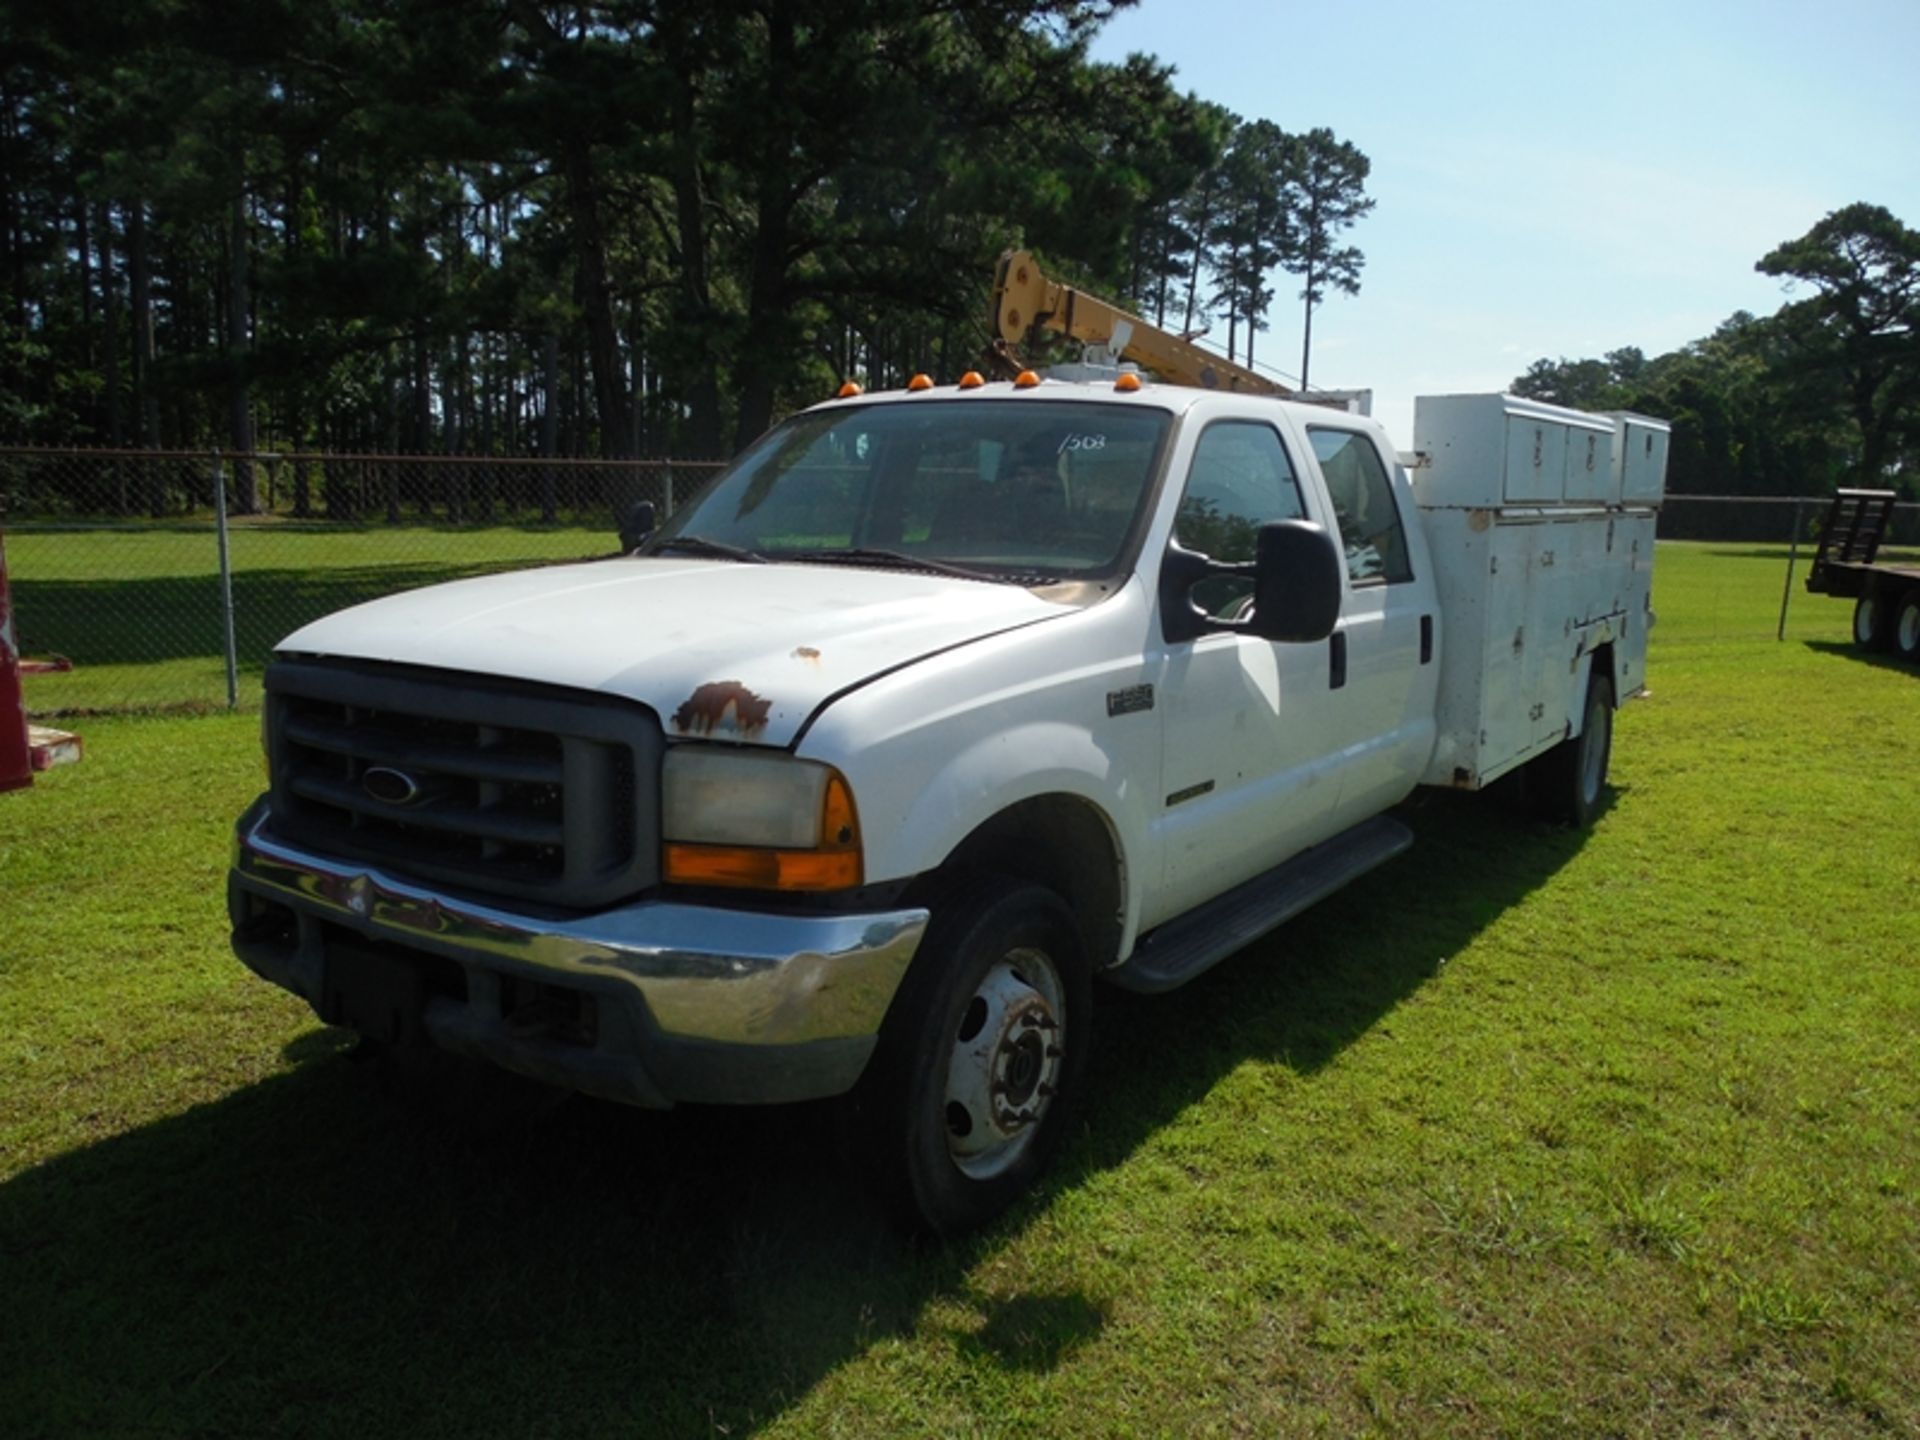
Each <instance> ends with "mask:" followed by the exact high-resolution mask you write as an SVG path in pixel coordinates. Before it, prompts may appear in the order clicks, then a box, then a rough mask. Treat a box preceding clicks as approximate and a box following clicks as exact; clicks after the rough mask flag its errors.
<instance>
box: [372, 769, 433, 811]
mask: <svg viewBox="0 0 1920 1440" xmlns="http://www.w3.org/2000/svg"><path fill="white" fill-rule="evenodd" d="M360 788H361V789H362V790H364V791H366V792H367V794H369V795H371V796H372V797H373V798H374V799H376V800H378V801H380V802H381V803H382V804H386V805H411V804H413V802H414V801H416V800H418V799H419V798H420V782H419V781H418V780H416V779H414V778H413V776H411V775H409V774H407V772H406V771H404V770H395V769H394V768H393V767H392V766H391V765H373V766H369V767H368V769H367V772H366V774H364V775H362V776H361V777H360Z"/></svg>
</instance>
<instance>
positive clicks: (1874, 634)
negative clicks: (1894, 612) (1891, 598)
mask: <svg viewBox="0 0 1920 1440" xmlns="http://www.w3.org/2000/svg"><path fill="white" fill-rule="evenodd" d="M1892 608H1893V607H1892V606H1891V605H1889V604H1887V597H1886V596H1884V595H1862V596H1861V597H1860V598H1859V599H1858V600H1856V601H1854V603H1853V643H1854V644H1856V645H1858V646H1859V647H1860V648H1861V649H1862V650H1884V649H1886V648H1887V640H1888V634H1887V632H1888V631H1889V630H1891V629H1892V628H1893V626H1892V619H1893V617H1892V616H1890V615H1889V614H1888V613H1887V612H1888V611H1889V610H1891V609H1892Z"/></svg>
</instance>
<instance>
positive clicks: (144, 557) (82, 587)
mask: <svg viewBox="0 0 1920 1440" xmlns="http://www.w3.org/2000/svg"><path fill="white" fill-rule="evenodd" d="M218 545H219V542H218V539H217V538H216V536H215V533H214V530H213V527H212V526H211V525H185V524H181V525H149V526H141V527H138V528H133V529H119V530H102V529H88V528H85V527H68V528H58V527H35V528H27V529H22V530H16V531H14V532H12V533H10V534H9V535H8V536H7V565H8V569H9V571H10V572H11V574H12V579H13V601H14V609H15V613H16V616H17V619H18V623H19V629H20V643H21V646H22V649H23V651H24V652H25V653H26V654H29V655H47V654H57V655H65V656H67V657H68V658H69V659H71V660H73V661H74V662H75V669H73V670H72V671H70V672H68V673H65V674H53V675H33V676H28V677H27V679H26V686H25V688H26V698H27V706H28V708H29V709H30V710H32V711H34V712H36V713H41V714H58V713H60V712H62V711H87V710H113V709H152V708H161V707H166V706H174V707H190V706H199V707H214V706H224V705H225V704H226V699H227V680H226V663H225V659H224V656H225V654H226V641H225V626H224V621H223V619H222V612H221V600H220V561H219V550H218ZM613 548H614V537H613V533H612V531H611V530H610V529H601V530H595V529H588V528H581V527H569V526H536V525H528V526H506V525H502V526H493V527H488V528H466V529H455V528H450V527H432V526H400V527H395V528H390V529H354V528H351V527H338V526H327V525H291V524H281V525H275V524H257V525H250V524H240V525H236V526H234V527H233V530H232V532H231V552H232V570H233V598H234V635H235V646H234V648H235V653H236V654H237V656H238V658H239V662H240V667H239V668H240V682H241V698H242V703H243V704H253V703H256V702H257V701H258V699H259V681H260V671H261V669H262V667H264V666H265V664H266V661H267V657H268V655H269V653H270V652H271V651H272V649H273V646H274V644H275V643H276V642H277V641H279V640H280V639H281V638H282V637H283V636H285V635H287V634H288V633H290V632H291V631H293V630H296V629H298V628H299V627H300V626H301V625H304V624H306V623H307V622H308V621H309V620H315V619H318V618H319V617H320V616H322V615H328V614H331V613H332V612H333V611H335V610H339V609H342V608H344V607H346V606H348V605H354V604H358V603H359V602H360V601H362V600H371V599H374V598H375V597H376V596H380V595H387V594H391V593H392V592H393V591H395V590H406V589H411V588H413V587H414V586H417V585H429V584H433V583H435V582H436V581H441V580H453V579H457V578H459V577H461V576H464V575H477V574H481V573H484V572H485V571H488V570H498V569H503V568H507V567H511V566H515V565H528V564H538V563H541V562H546V561H553V560H577V559H583V558H585V557H587V556H592V555H605V554H607V553H609V552H610V551H611V550H613Z"/></svg>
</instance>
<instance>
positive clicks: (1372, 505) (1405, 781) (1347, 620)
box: [1306, 424, 1440, 828]
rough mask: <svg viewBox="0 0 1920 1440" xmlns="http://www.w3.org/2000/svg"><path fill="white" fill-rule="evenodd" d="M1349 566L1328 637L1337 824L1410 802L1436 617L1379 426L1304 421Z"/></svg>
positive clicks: (1429, 700)
mask: <svg viewBox="0 0 1920 1440" xmlns="http://www.w3.org/2000/svg"><path fill="white" fill-rule="evenodd" d="M1306 431H1307V443H1308V445H1309V447H1310V448H1311V449H1312V451H1313V455H1314V459H1315V462H1316V463H1317V464H1318V466H1319V470H1320V476H1321V479H1322V480H1323V481H1324V483H1325V485H1326V491H1327V498H1328V500H1329V502H1330V503H1331V505H1332V509H1333V525H1334V528H1335V530H1336V532H1337V534H1338V536H1339V540H1340V548H1341V550H1342V552H1343V554H1344V555H1345V557H1346V564H1347V597H1346V602H1345V604H1344V605H1343V606H1342V609H1341V617H1340V625H1339V628H1338V629H1337V630H1336V631H1335V632H1334V635H1333V637H1332V640H1331V641H1330V642H1329V644H1330V648H1331V651H1332V654H1331V657H1330V663H1331V665H1332V669H1333V677H1334V693H1333V723H1334V724H1335V725H1336V726H1337V728H1338V730H1339V733H1340V737H1341V741H1340V749H1341V764H1340V771H1341V779H1340V793H1339V796H1338V798H1337V799H1336V801H1335V812H1336V815H1337V817H1338V819H1339V822H1340V825H1341V827H1342V828H1344V827H1345V826H1347V825H1355V824H1358V823H1359V822H1360V821H1362V820H1364V819H1366V818H1367V817H1368V816H1370V815H1374V814H1377V813H1378V812H1380V811H1381V810H1384V809H1386V808H1387V807H1389V806H1391V805H1395V804H1398V803H1399V802H1400V801H1401V800H1403V799H1404V798H1406V796H1407V794H1408V792H1410V791H1411V790H1412V789H1413V787H1414V786H1415V785H1416V784H1418V783H1419V780H1420V777H1421V775H1422V774H1423V773H1424V772H1425V770H1426V767H1427V761H1428V760H1429V758H1431V756H1432V754H1433V746H1434V742H1435V739H1436V736H1437V733H1438V730H1437V724H1436V721H1435V718H1434V702H1435V698H1436V695H1437V691H1438V685H1439V681H1438V675H1439V668H1440V667H1439V664H1438V654H1437V651H1438V644H1439V619H1440V617H1439V614H1438V610H1437V603H1436V602H1437V591H1436V589H1435V586H1434V580H1433V576H1432V575H1431V574H1430V573H1428V572H1429V571H1430V570H1431V565H1430V563H1429V559H1428V555H1427V550H1426V545H1425V543H1424V536H1423V534H1422V532H1421V530H1420V528H1419V517H1418V516H1417V515H1412V514H1408V513H1406V509H1407V507H1406V505H1405V504H1404V503H1403V497H1405V496H1406V494H1407V492H1406V489H1405V487H1404V486H1399V487H1396V486H1395V485H1394V484H1393V482H1392V480H1391V479H1390V478H1389V476H1388V473H1387V468H1386V464H1387V462H1386V461H1384V460H1383V459H1382V457H1381V454H1380V450H1379V447H1378V446H1377V445H1376V444H1375V442H1374V438H1373V435H1372V433H1371V432H1369V431H1366V430H1359V429H1349V428H1347V427H1344V426H1339V425H1331V424H1329V425H1312V424H1309V425H1308V426H1307V427H1306Z"/></svg>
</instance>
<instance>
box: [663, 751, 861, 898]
mask: <svg viewBox="0 0 1920 1440" xmlns="http://www.w3.org/2000/svg"><path fill="white" fill-rule="evenodd" d="M661 849H662V854H661V874H662V878H663V879H665V881H666V882H667V883H668V884H669V885H721V886H727V887H729V888H732V889H740V890H789V891H822V890H854V889H858V888H859V886H860V885H861V884H862V883H863V882H864V880H865V878H866V865H865V861H864V860H863V859H862V858H861V851H860V816H859V814H858V813H857V812H856V811H855V810H854V808H853V791H852V790H850V789H849V788H847V782H846V780H845V778H844V777H842V776H841V775H840V774H839V772H838V771H836V772H834V773H833V774H832V775H830V776H829V777H828V779H827V788H826V793H825V795H823V796H822V797H821V801H820V839H819V842H818V843H817V844H816V845H814V846H813V847H812V848H811V849H807V850H787V849H775V848H772V847H762V846H754V845H698V844H693V843H690V842H686V841H678V840H670V841H668V842H667V844H666V845H664V846H662V847H661Z"/></svg>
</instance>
